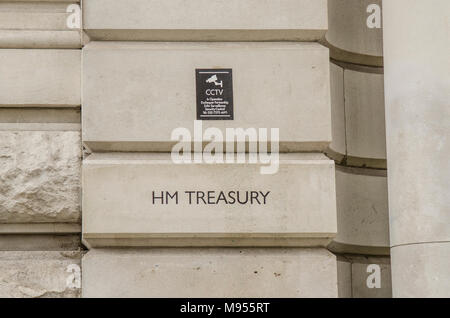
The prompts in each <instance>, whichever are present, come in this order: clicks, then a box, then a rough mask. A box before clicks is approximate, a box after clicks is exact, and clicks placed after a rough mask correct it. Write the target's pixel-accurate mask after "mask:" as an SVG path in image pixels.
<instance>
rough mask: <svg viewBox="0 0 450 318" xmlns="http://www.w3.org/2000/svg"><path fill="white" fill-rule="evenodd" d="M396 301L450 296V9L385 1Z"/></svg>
mask: <svg viewBox="0 0 450 318" xmlns="http://www.w3.org/2000/svg"><path fill="white" fill-rule="evenodd" d="M383 14H384V19H385V21H384V22H385V30H384V31H385V32H384V55H385V68H386V73H385V86H386V97H385V99H386V135H387V154H388V159H389V160H388V169H389V172H390V173H389V178H388V182H389V205H390V214H391V217H390V227H391V247H392V248H391V250H392V272H393V280H392V283H393V285H392V287H393V295H394V296H395V297H447V298H448V297H450V288H449V286H450V275H449V268H450V266H449V264H450V257H449V255H450V226H449V224H450V213H449V211H450V196H449V195H448V193H449V190H450V161H449V157H450V141H449V140H450V107H449V100H450V95H449V92H450V89H449V88H450V77H449V71H448V70H449V69H450V60H449V58H448V52H449V51H450V41H449V24H448V23H449V19H450V2H449V1H446V0H435V1H433V2H432V4H431V2H429V1H420V0H411V1H406V0H399V1H385V3H384V7H383Z"/></svg>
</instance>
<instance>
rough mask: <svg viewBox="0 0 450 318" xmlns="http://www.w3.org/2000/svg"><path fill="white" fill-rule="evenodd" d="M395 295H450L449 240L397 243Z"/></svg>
mask: <svg viewBox="0 0 450 318" xmlns="http://www.w3.org/2000/svg"><path fill="white" fill-rule="evenodd" d="M391 253H392V286H393V295H394V297H401V298H402V297H444V298H449V297H450V289H449V286H450V242H430V243H421V244H409V245H400V246H394V247H392V249H391Z"/></svg>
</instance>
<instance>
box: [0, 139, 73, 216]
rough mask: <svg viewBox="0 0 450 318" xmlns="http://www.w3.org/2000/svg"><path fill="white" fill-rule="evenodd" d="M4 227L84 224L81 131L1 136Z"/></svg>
mask: <svg viewBox="0 0 450 318" xmlns="http://www.w3.org/2000/svg"><path fill="white" fill-rule="evenodd" d="M0 149H1V153H0V222H2V223H24V222H79V220H80V174H81V173H80V164H81V145H80V132H78V131H64V132H58V131H0Z"/></svg>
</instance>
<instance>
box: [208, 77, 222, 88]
mask: <svg viewBox="0 0 450 318" xmlns="http://www.w3.org/2000/svg"><path fill="white" fill-rule="evenodd" d="M206 83H214V85H216V86H220V87H223V81H220V82H218V81H217V75H213V76H211V77H210V78H208V79H207V80H206Z"/></svg>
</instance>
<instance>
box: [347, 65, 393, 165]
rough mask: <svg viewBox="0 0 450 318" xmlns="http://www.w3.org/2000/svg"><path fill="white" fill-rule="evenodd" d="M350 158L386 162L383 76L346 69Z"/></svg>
mask: <svg viewBox="0 0 450 318" xmlns="http://www.w3.org/2000/svg"><path fill="white" fill-rule="evenodd" d="M344 88H345V89H344V92H345V96H344V100H345V122H346V126H347V127H346V137H347V140H346V144H347V155H348V156H351V157H359V158H373V159H386V131H385V119H384V81H383V74H376V73H367V72H363V71H354V70H344Z"/></svg>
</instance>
